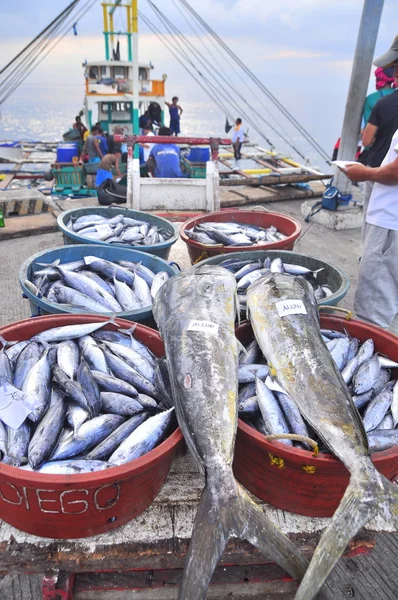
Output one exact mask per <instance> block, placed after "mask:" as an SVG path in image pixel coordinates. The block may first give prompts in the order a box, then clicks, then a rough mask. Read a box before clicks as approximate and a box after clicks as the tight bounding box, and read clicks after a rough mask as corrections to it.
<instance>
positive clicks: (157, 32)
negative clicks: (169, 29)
mask: <svg viewBox="0 0 398 600" xmlns="http://www.w3.org/2000/svg"><path fill="white" fill-rule="evenodd" d="M139 16H140V18H141V19H142V20H143V22H144V23H145V24H146V25H147V26H148V27H149V29H150V30H151V31H152V33H154V34H155V35H156V37H157V38H158V39H159V40H160V41H161V42H162V44H163V45H164V46H166V48H167V49H168V50H169V51H170V52H171V54H172V55H173V56H174V58H175V59H176V60H177V61H178V62H179V63H180V65H182V66H183V67H184V69H185V70H186V71H187V72H188V73H189V75H191V77H192V78H193V79H194V80H195V81H196V83H197V84H198V85H199V86H202V83H201V81H200V80H199V79H198V78H197V77H196V75H195V74H194V73H192V72H191V71H190V69H189V68H188V67H187V66H186V65H184V63H183V61H182V60H181V58H180V57H179V56H178V54H177V52H175V50H174V48H173V46H172V45H171V44H170V42H169V41H168V40H167V39H166V38H165V36H164V35H163V34H162V33H161V31H160V30H159V29H158V28H157V27H156V26H155V25H153V23H152V22H151V20H150V19H148V18H147V17H146V16H145V15H144V14H143V13H142V11H139ZM204 91H205V93H206V94H207V95H208V96H210V98H211V99H212V100H213V102H215V103H216V105H217V106H218V107H219V108H220V109H221V110H222V111H224V112H226V113H227V114H228V115H229V116H230V112H229V110H228V109H227V107H226V106H225V105H224V104H223V103H222V102H221V101H220V100H219V98H217V96H214V95H213V94H212V93H211V92H210V91H209V90H208V89H205V90H204Z"/></svg>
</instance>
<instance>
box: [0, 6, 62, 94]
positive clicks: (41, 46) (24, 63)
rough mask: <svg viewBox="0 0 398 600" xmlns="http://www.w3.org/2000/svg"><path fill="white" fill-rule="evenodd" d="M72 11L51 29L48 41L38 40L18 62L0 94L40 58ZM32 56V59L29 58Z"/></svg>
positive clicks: (0, 85) (2, 84)
mask: <svg viewBox="0 0 398 600" xmlns="http://www.w3.org/2000/svg"><path fill="white" fill-rule="evenodd" d="M72 10H73V7H72V8H69V9H68V13H67V15H66V16H64V17H63V18H62V20H61V21H60V22H59V23H58V24H56V25H54V26H53V27H52V30H51V37H49V38H48V39H47V37H43V39H42V40H40V42H38V44H37V45H36V48H35V49H34V50H33V51H32V52H31V53H30V54H28V55H27V56H26V57H24V58H23V59H22V60H21V61H20V63H19V65H18V66H17V67H16V69H15V70H14V72H13V73H12V74H10V75H9V76H8V77H6V78H5V79H4V80H3V81H2V82H1V83H0V93H1V92H2V90H3V88H4V87H5V86H6V87H7V89H10V88H11V87H12V86H13V85H14V83H15V82H16V81H17V80H18V81H19V78H20V77H22V75H23V74H24V73H25V72H26V71H27V70H28V68H29V66H30V65H31V64H32V63H33V62H34V61H35V60H36V59H37V57H38V56H40V54H41V53H42V52H43V51H44V50H45V48H46V47H47V46H48V44H49V43H50V42H51V41H52V39H54V37H55V36H56V34H57V32H58V31H59V29H60V28H61V26H62V24H63V23H64V21H65V20H66V18H67V16H68V15H69V14H70V13H71V11H72ZM32 55H33V58H31V56H32ZM21 72H22V73H21ZM13 89H15V88H13Z"/></svg>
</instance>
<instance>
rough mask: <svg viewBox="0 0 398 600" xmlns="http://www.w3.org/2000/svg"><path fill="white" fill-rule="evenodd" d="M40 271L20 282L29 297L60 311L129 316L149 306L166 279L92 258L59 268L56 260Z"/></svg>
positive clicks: (133, 266)
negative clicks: (33, 297)
mask: <svg viewBox="0 0 398 600" xmlns="http://www.w3.org/2000/svg"><path fill="white" fill-rule="evenodd" d="M39 266H40V265H39ZM41 267H42V268H40V269H39V270H37V271H35V272H34V274H33V281H28V280H27V281H25V282H24V283H25V285H26V287H27V288H28V289H29V290H30V291H31V292H32V293H33V294H35V295H36V296H37V297H39V298H42V297H45V298H46V299H47V300H48V301H49V302H51V303H55V304H57V305H59V306H60V307H65V308H66V307H69V308H70V307H74V308H81V309H84V311H85V312H95V313H107V312H108V313H120V312H130V311H134V310H137V309H140V308H143V307H148V306H151V305H152V303H153V299H154V298H155V296H156V294H157V292H158V291H159V289H160V287H161V286H162V285H163V283H164V282H165V281H166V280H167V279H168V278H169V274H168V273H167V272H166V271H159V273H156V275H155V273H153V271H151V269H149V268H148V267H146V266H144V265H143V264H141V263H139V262H138V263H136V262H130V261H127V260H121V261H118V262H113V261H109V260H105V259H103V258H98V257H96V256H85V257H84V259H82V260H76V261H73V262H68V263H62V264H60V261H59V260H57V261H55V262H54V263H52V264H51V265H41Z"/></svg>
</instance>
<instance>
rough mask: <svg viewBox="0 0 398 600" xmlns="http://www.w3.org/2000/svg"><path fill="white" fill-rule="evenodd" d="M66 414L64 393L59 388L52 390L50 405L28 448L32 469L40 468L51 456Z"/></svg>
mask: <svg viewBox="0 0 398 600" xmlns="http://www.w3.org/2000/svg"><path fill="white" fill-rule="evenodd" d="M65 416H66V404H65V401H64V399H63V394H61V393H60V392H59V390H57V389H53V390H52V392H51V401H50V406H49V408H48V410H47V412H46V414H45V415H44V417H43V418H42V419H41V421H40V422H39V423H38V425H37V428H36V431H35V432H34V434H33V436H32V439H31V440H30V443H29V448H28V461H29V464H30V466H31V467H32V469H38V468H39V467H40V466H41V465H42V464H43V463H45V462H46V461H47V460H48V458H49V457H50V456H51V453H52V451H53V450H54V448H55V446H56V445H57V441H58V438H59V435H60V433H61V430H62V427H63V424H64V421H65Z"/></svg>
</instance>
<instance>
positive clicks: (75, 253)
mask: <svg viewBox="0 0 398 600" xmlns="http://www.w3.org/2000/svg"><path fill="white" fill-rule="evenodd" d="M85 256H97V257H98V258H104V259H105V260H112V261H117V260H129V261H132V262H141V263H142V264H143V265H144V266H145V267H148V268H149V269H151V270H152V271H153V272H154V273H158V272H159V271H166V272H167V273H169V275H170V276H171V277H172V276H173V275H175V274H176V273H177V272H179V271H178V270H177V269H176V267H172V266H171V265H170V264H169V263H168V262H166V261H165V260H163V259H162V258H159V257H158V256H154V255H153V254H149V253H148V252H138V250H130V249H128V248H127V249H126V248H114V247H113V246H108V247H105V248H104V247H103V246H98V245H94V244H86V245H74V246H61V247H59V248H51V249H50V250H46V251H45V252H38V253H37V254H34V255H33V256H31V257H30V258H28V260H26V261H25V262H24V263H23V265H22V266H21V268H20V270H19V283H20V285H21V288H22V293H23V295H24V296H26V297H27V298H28V300H29V304H30V311H31V314H32V316H33V317H37V316H40V315H53V314H82V313H85V312H87V311H85V310H84V309H82V308H72V307H70V308H66V307H64V306H63V307H61V306H58V305H57V304H52V303H50V302H48V301H47V299H46V298H37V296H35V295H34V294H32V292H31V291H30V290H29V289H28V288H27V287H26V285H25V281H26V280H28V281H32V279H33V274H34V272H35V271H39V270H40V269H42V268H43V267H42V266H41V265H39V264H38V263H46V264H51V263H53V262H54V261H56V260H58V259H59V260H60V264H61V265H62V264H63V263H66V262H71V261H73V260H81V259H82V258H84V257H85ZM90 314H93V313H90ZM95 314H101V315H103V316H108V317H110V316H111V314H110V313H109V312H104V313H95ZM116 316H117V317H120V318H121V319H128V320H129V321H137V322H138V323H149V324H151V325H153V323H154V321H153V318H152V307H145V308H139V309H138V310H134V311H132V312H120V313H117V315H116Z"/></svg>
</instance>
